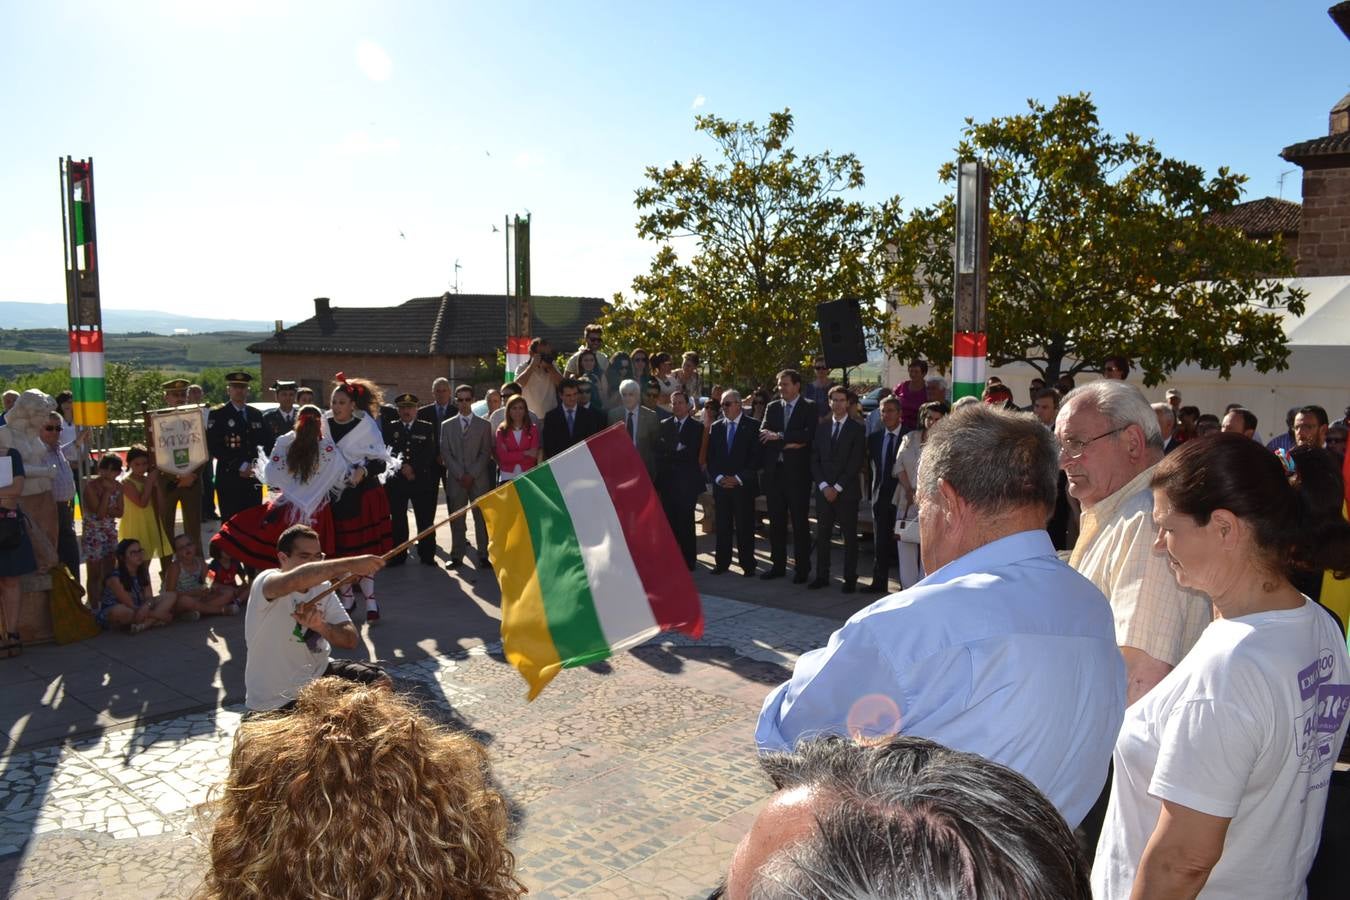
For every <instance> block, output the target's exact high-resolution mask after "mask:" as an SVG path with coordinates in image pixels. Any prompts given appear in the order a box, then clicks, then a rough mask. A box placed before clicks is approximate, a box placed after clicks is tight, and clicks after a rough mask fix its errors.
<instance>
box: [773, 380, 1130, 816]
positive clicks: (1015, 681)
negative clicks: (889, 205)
mask: <svg viewBox="0 0 1350 900" xmlns="http://www.w3.org/2000/svg"><path fill="white" fill-rule="evenodd" d="M1056 476H1057V453H1056V450H1055V443H1054V437H1053V435H1051V434H1050V433H1049V431H1048V430H1047V429H1046V428H1045V427H1044V426H1043V425H1041V424H1040V422H1038V421H1036V419H1035V418H1033V417H1032V416H1028V415H1026V414H1024V413H1015V412H1008V411H1004V410H1000V409H995V408H993V407H990V406H987V405H985V404H970V405H969V406H966V407H964V408H962V409H960V410H957V411H955V412H953V413H952V415H950V416H948V417H947V418H946V419H944V420H943V421H942V422H941V423H940V424H939V425H937V426H936V427H934V429H933V430H932V432H931V433H930V435H929V437H928V440H927V441H926V442H925V445H924V452H923V462H922V465H921V466H920V467H919V478H918V481H919V484H918V491H917V493H918V497H919V534H920V547H921V548H922V549H921V554H922V557H923V563H924V569H925V570H926V571H928V572H931V573H932V574H931V575H929V576H928V577H927V578H925V579H924V580H923V581H920V582H919V583H918V584H916V585H915V586H914V587H912V588H910V589H909V590H907V591H904V592H902V593H899V594H894V595H892V596H890V597H886V598H884V599H882V600H879V601H877V602H876V603H874V604H872V605H871V606H869V607H867V608H866V609H864V610H861V611H860V612H858V613H857V614H856V615H854V616H853V617H852V618H851V619H849V620H848V622H846V623H845V624H844V626H843V627H842V628H840V629H839V630H838V631H836V632H835V633H834V634H833V635H832V636H831V637H830V641H829V644H828V645H826V646H825V647H823V648H821V649H819V650H814V651H812V652H810V653H807V654H805V655H804V656H802V657H801V659H799V660H798V662H797V667H796V670H795V671H794V672H793V676H792V679H791V680H790V681H788V682H786V683H785V684H783V685H781V686H779V687H778V688H777V689H776V690H775V691H773V693H771V694H770V695H769V697H768V699H767V700H765V703H764V708H763V710H762V712H761V713H760V718H759V724H758V726H757V727H756V729H755V740H756V742H757V743H758V744H759V747H760V748H761V749H762V750H790V749H792V748H793V747H794V746H795V745H796V743H797V742H798V741H799V740H800V739H802V738H806V737H814V736H816V735H819V734H845V735H851V736H854V737H858V738H862V739H868V738H880V737H886V736H889V735H891V734H896V733H901V734H907V735H914V736H919V737H926V738H929V739H931V740H934V741H937V742H939V743H941V744H945V745H946V746H948V747H951V748H953V749H956V750H963V751H966V752H969V753H978V754H979V755H981V756H984V757H986V758H988V759H991V760H993V761H994V762H997V763H1000V764H1002V765H1005V766H1008V767H1009V768H1011V769H1013V770H1015V771H1017V772H1020V773H1021V774H1022V775H1024V776H1026V777H1027V778H1028V779H1029V780H1030V781H1031V782H1032V783H1034V784H1035V785H1036V786H1037V787H1038V788H1040V789H1041V790H1042V791H1043V792H1045V794H1046V795H1047V796H1049V798H1050V800H1051V801H1052V802H1053V803H1054V804H1055V806H1056V808H1058V809H1059V811H1060V812H1061V813H1062V814H1063V815H1064V818H1065V819H1066V820H1068V822H1069V824H1070V825H1071V826H1075V825H1077V824H1078V822H1079V821H1081V819H1082V818H1083V816H1084V815H1085V814H1086V813H1087V811H1088V809H1090V808H1091V806H1092V804H1093V801H1095V800H1096V799H1097V795H1098V794H1099V793H1100V791H1101V789H1102V785H1103V784H1104V783H1105V782H1106V772H1107V763H1108V762H1109V760H1110V758H1111V751H1112V748H1113V746H1114V745H1115V740H1116V733H1117V731H1119V729H1120V723H1121V719H1122V717H1123V716H1124V711H1125V666H1124V662H1123V661H1122V659H1121V656H1120V651H1119V649H1118V648H1117V647H1116V636H1115V626H1114V623H1113V620H1112V616H1111V609H1110V606H1109V605H1108V604H1107V602H1106V598H1105V597H1104V596H1102V593H1101V592H1100V591H1099V590H1097V588H1096V587H1094V586H1093V584H1092V583H1091V582H1090V581H1088V580H1087V579H1086V578H1084V577H1082V576H1081V575H1079V574H1078V573H1077V572H1075V571H1074V570H1073V569H1071V568H1069V566H1067V565H1066V564H1064V563H1063V562H1061V561H1060V560H1059V559H1058V557H1057V556H1056V555H1055V550H1054V547H1053V545H1052V544H1051V543H1050V537H1049V535H1047V534H1046V532H1045V521H1046V518H1047V517H1048V516H1049V514H1050V511H1051V510H1052V509H1053V507H1054V502H1055V485H1056Z"/></svg>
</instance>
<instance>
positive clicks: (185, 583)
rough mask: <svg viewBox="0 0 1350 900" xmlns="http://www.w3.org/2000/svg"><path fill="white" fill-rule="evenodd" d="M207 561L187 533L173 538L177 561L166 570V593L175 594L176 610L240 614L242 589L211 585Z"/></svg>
mask: <svg viewBox="0 0 1350 900" xmlns="http://www.w3.org/2000/svg"><path fill="white" fill-rule="evenodd" d="M207 574H208V573H207V567H206V562H205V560H203V559H202V558H201V554H199V553H198V552H197V542H196V541H194V540H192V538H190V537H188V536H187V535H186V534H180V535H177V536H175V537H174V539H173V560H172V562H170V563H169V570H168V571H167V572H165V573H164V586H163V587H164V590H163V593H164V596H166V597H173V606H174V611H175V612H185V613H196V614H197V615H201V616H237V615H239V604H238V603H237V602H235V601H236V600H237V597H236V593H237V591H238V590H239V589H238V588H234V587H231V586H229V585H224V584H222V585H211V584H208V583H207V582H208V578H207Z"/></svg>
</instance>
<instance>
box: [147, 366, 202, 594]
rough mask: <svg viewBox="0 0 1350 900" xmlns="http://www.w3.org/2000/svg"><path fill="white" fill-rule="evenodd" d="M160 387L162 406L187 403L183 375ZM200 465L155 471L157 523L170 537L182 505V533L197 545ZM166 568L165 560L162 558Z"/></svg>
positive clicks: (186, 386) (173, 531) (200, 535)
mask: <svg viewBox="0 0 1350 900" xmlns="http://www.w3.org/2000/svg"><path fill="white" fill-rule="evenodd" d="M160 387H161V388H162V389H163V390H164V405H165V406H184V405H186V404H187V403H188V383H187V379H185V378H174V379H172V380H170V381H166V382H164V383H163V384H161V385H160ZM202 468H204V466H199V467H198V468H196V469H194V470H192V471H191V472H189V473H187V474H186V475H174V474H172V473H170V472H165V471H164V470H162V469H160V470H157V471H158V476H157V477H158V479H159V491H160V494H159V495H160V496H161V497H162V498H164V503H163V505H162V506H161V507H160V508H159V523H160V526H161V527H162V528H163V529H164V533H165V534H167V535H169V537H170V538H172V537H173V536H174V535H175V534H176V533H177V529H176V527H175V524H174V522H175V519H176V517H177V513H178V506H179V504H182V507H183V533H184V534H186V535H187V536H188V537H190V538H192V542H193V543H194V544H197V545H198V546H201V540H202V486H201V485H200V484H198V479H199V478H200V477H201V471H202ZM163 566H164V568H165V569H166V570H167V569H168V567H169V560H168V558H167V557H166V558H165V559H164V560H163Z"/></svg>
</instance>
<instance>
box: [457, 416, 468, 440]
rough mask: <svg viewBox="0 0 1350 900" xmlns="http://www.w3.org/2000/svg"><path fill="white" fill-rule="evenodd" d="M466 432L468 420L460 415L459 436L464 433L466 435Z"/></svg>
mask: <svg viewBox="0 0 1350 900" xmlns="http://www.w3.org/2000/svg"><path fill="white" fill-rule="evenodd" d="M468 433H469V420H468V419H466V418H464V417H463V416H460V417H459V434H460V437H463V436H464V435H466V434H468Z"/></svg>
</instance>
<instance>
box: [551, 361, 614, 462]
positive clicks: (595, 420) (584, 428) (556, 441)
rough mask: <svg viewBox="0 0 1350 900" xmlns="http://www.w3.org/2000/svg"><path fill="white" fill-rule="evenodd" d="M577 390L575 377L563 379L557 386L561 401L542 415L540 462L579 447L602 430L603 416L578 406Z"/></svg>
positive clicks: (578, 390) (578, 391)
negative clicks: (574, 445)
mask: <svg viewBox="0 0 1350 900" xmlns="http://www.w3.org/2000/svg"><path fill="white" fill-rule="evenodd" d="M579 393H580V389H579V386H578V385H577V381H576V379H575V378H564V379H563V380H562V381H561V382H560V383H559V385H558V399H559V400H560V401H561V402H559V404H558V405H557V406H555V407H553V409H550V410H549V411H548V414H547V415H545V416H544V430H543V442H544V459H548V458H550V457H553V456H557V455H558V454H559V453H561V452H563V451H564V450H566V449H567V448H568V447H571V446H572V445H573V444H580V443H581V442H582V441H584V440H586V438H588V437H590V436H591V435H593V434H595V433H596V432H598V431H601V430H603V429H604V427H605V417H604V416H603V415H602V414H600V413H598V412H596V411H595V410H593V409H589V408H588V407H585V406H582V405H580V404H579V403H578V399H579Z"/></svg>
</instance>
